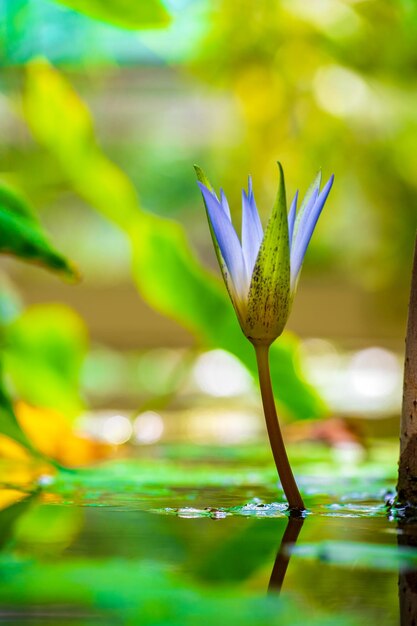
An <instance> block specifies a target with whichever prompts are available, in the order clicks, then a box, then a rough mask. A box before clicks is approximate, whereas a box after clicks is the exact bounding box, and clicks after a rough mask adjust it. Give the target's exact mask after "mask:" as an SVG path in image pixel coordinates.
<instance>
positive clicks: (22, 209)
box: [0, 183, 75, 278]
mask: <svg viewBox="0 0 417 626" xmlns="http://www.w3.org/2000/svg"><path fill="white" fill-rule="evenodd" d="M0 253H4V254H12V255H14V256H17V257H19V258H20V259H23V260H25V261H28V262H30V263H37V264H39V265H42V266H43V267H45V268H47V269H49V270H52V271H55V272H60V273H62V274H64V275H66V276H68V277H71V278H74V277H75V271H74V269H73V267H72V266H71V265H70V263H69V262H68V261H67V260H66V259H65V258H64V257H63V256H62V255H61V254H60V253H59V252H57V251H56V250H55V249H54V248H53V247H52V246H51V244H50V243H49V242H48V240H47V238H46V236H45V235H44V233H43V231H42V229H41V227H40V225H39V223H38V222H37V220H36V218H35V216H34V215H33V213H32V212H31V210H30V209H29V207H28V206H27V205H26V203H25V202H24V201H23V200H22V199H21V198H20V197H19V196H18V195H17V194H16V193H15V192H14V191H12V190H11V189H9V188H7V187H6V186H5V185H3V184H1V183H0Z"/></svg>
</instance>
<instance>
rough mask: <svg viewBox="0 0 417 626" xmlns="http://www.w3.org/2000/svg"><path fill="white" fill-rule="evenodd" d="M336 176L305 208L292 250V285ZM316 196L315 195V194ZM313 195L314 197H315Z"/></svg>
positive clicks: (292, 285) (332, 177)
mask: <svg viewBox="0 0 417 626" xmlns="http://www.w3.org/2000/svg"><path fill="white" fill-rule="evenodd" d="M333 180H334V176H331V177H330V179H329V180H328V182H327V183H326V185H325V187H324V188H323V190H322V191H321V193H320V195H319V196H318V198H317V200H316V201H315V203H314V205H313V206H311V200H310V202H309V203H308V206H307V207H306V209H305V212H304V215H303V217H302V220H301V221H300V224H299V227H298V232H297V234H296V238H295V241H294V245H293V248H292V250H291V287H292V288H293V287H294V286H295V283H296V281H297V277H298V274H299V272H300V270H301V266H302V264H303V261H304V256H305V253H306V251H307V247H308V244H309V243H310V240H311V237H312V235H313V232H314V229H315V227H316V224H317V220H318V219H319V217H320V213H321V211H322V209H323V207H324V204H325V202H326V200H327V196H328V195H329V193H330V189H331V188H332V185H333ZM313 197H314V195H313ZM313 197H312V199H313Z"/></svg>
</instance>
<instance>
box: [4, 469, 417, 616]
mask: <svg viewBox="0 0 417 626" xmlns="http://www.w3.org/2000/svg"><path fill="white" fill-rule="evenodd" d="M232 465H233V467H235V463H231V462H230V459H229V460H227V462H224V463H223V464H222V463H219V462H216V463H215V464H214V463H213V464H212V465H210V463H209V462H208V461H207V462H205V465H204V470H202V468H201V464H199V463H194V462H188V463H186V464H181V462H180V461H179V460H178V459H176V458H171V459H168V460H167V459H166V458H165V459H162V458H153V459H147V460H146V461H145V460H141V461H139V460H130V461H113V462H111V463H107V464H106V465H105V466H103V467H102V468H96V469H94V470H88V471H85V472H75V473H71V474H68V475H57V476H55V477H54V478H53V479H49V478H46V479H45V478H42V480H41V482H42V483H43V486H42V488H41V489H37V490H34V489H29V488H28V486H27V485H26V487H25V488H22V486H20V489H14V488H13V486H12V485H11V484H8V485H4V489H3V491H2V492H0V495H1V494H2V496H1V497H2V502H3V509H2V511H1V512H0V530H1V552H0V579H1V585H0V622H1V623H7V624H10V625H17V624H39V625H44V624H53V625H54V626H55V625H57V626H61V625H62V626H66V625H67V624H68V625H70V624H71V625H72V626H74V625H79V626H81V625H94V624H104V625H106V624H112V625H113V624H114V625H116V626H117V625H119V624H120V625H121V626H122V625H125V624H126V625H136V624H138V625H142V624H145V625H147V624H151V625H161V626H162V625H167V626H168V625H174V626H177V625H178V626H180V625H181V626H191V625H194V624H195V625H197V624H217V625H223V624H225V625H226V624H243V625H255V624H262V623H263V624H271V625H275V624H280V625H285V624H292V625H298V624H313V625H315V624H329V625H331V624H346V625H349V624H352V625H355V624H356V625H358V624H367V625H372V624H376V625H379V626H391V625H394V624H395V625H397V624H399V623H401V624H403V625H407V626H413V625H414V626H415V624H416V623H417V613H416V610H417V556H416V554H417V550H416V548H415V547H414V545H415V543H416V539H415V537H417V530H416V528H415V527H413V526H412V525H409V526H407V527H400V526H399V525H398V523H397V522H396V521H394V520H390V519H389V515H388V514H387V511H386V509H385V507H384V493H385V492H386V489H387V487H389V486H390V481H389V480H387V479H386V477H383V478H382V479H381V478H380V477H378V476H376V475H374V476H368V477H366V476H365V475H364V473H363V472H362V474H361V476H359V477H358V475H356V476H353V477H350V478H348V479H346V478H340V476H338V475H336V476H329V475H327V476H323V475H321V476H314V477H312V476H310V477H307V478H306V477H305V476H304V478H302V479H301V483H302V489H303V492H304V494H305V497H306V501H307V506H308V508H309V513H308V514H307V516H306V517H305V519H304V520H300V519H288V517H287V516H286V514H285V505H284V504H283V500H282V493H281V492H280V490H279V489H278V487H277V486H276V484H275V480H274V478H273V471H272V470H271V468H269V467H268V468H266V469H265V468H261V469H259V468H256V466H255V464H254V465H253V466H252V467H250V468H249V469H248V470H245V471H243V469H242V467H241V470H240V473H239V472H237V471H232V470H231V466H232ZM236 465H237V466H239V465H240V466H243V464H242V463H240V464H239V463H237V464H236ZM242 472H243V473H242ZM365 474H366V472H365ZM399 583H400V584H399ZM400 613H401V616H400ZM400 619H401V621H400Z"/></svg>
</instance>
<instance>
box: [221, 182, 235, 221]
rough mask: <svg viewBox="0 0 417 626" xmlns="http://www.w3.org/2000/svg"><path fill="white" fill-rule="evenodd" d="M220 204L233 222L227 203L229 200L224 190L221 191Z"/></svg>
mask: <svg viewBox="0 0 417 626" xmlns="http://www.w3.org/2000/svg"><path fill="white" fill-rule="evenodd" d="M220 204H221V205H222V207H223V211H224V212H225V213H226V215H227V217H228V218H229V220H230V221H232V216H231V215H230V208H229V203H228V201H227V198H226V196H225V193H224V191H223V189H220Z"/></svg>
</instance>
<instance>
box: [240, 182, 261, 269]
mask: <svg viewBox="0 0 417 626" xmlns="http://www.w3.org/2000/svg"><path fill="white" fill-rule="evenodd" d="M249 181H250V178H249ZM249 194H250V195H249V197H248V196H247V195H246V193H245V192H244V191H242V250H243V258H244V259H245V264H246V269H247V273H248V276H252V272H253V268H254V267H255V263H256V259H257V257H258V252H259V248H260V247H261V243H262V240H263V237H264V233H263V229H262V224H261V220H260V219H259V213H258V209H257V208H256V203H255V198H254V195H253V191H252V183H251V181H250V182H249Z"/></svg>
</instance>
